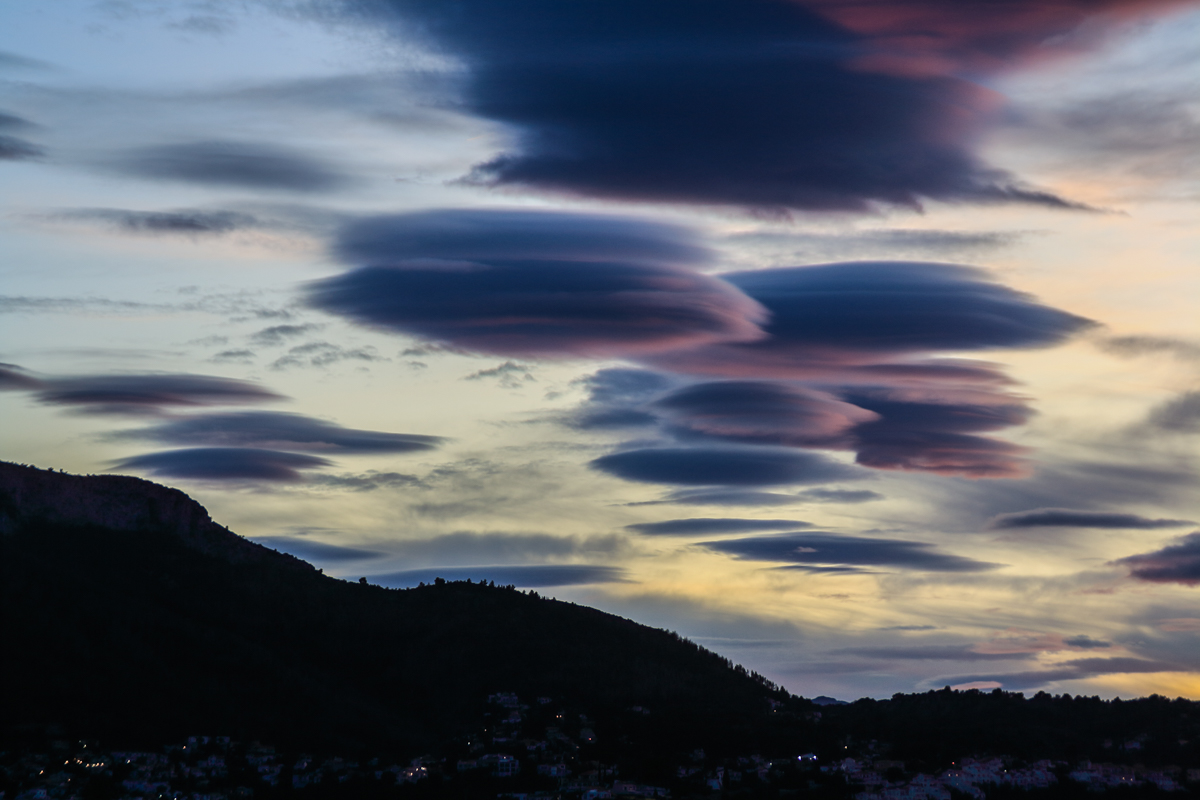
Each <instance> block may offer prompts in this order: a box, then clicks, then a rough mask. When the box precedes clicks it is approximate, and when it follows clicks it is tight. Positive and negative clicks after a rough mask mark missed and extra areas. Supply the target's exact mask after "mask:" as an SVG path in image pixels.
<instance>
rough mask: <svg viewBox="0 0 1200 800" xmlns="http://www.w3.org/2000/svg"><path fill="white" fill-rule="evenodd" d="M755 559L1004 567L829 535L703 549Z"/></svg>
mask: <svg viewBox="0 0 1200 800" xmlns="http://www.w3.org/2000/svg"><path fill="white" fill-rule="evenodd" d="M698 546H699V547H704V548H707V549H709V550H714V551H716V552H719V553H727V554H729V555H732V556H734V557H736V558H739V559H746V560H751V561H776V562H783V563H788V564H797V565H803V566H804V567H806V568H834V569H847V568H849V569H854V568H857V567H896V568H900V569H910V570H917V571H922V572H984V571H987V570H991V569H996V568H997V567H999V566H1000V565H999V564H991V563H988V562H985V561H976V560H975V559H973V558H965V557H963V556H955V555H949V554H946V553H942V552H939V551H938V550H937V549H936V548H935V547H934V545H931V544H927V543H925V542H911V541H900V540H895V539H868V538H864V537H853V536H835V535H833V534H826V533H799V534H797V533H784V534H777V535H774V536H752V537H747V538H744V539H722V540H719V541H714V542H703V543H701V544H699V545H698Z"/></svg>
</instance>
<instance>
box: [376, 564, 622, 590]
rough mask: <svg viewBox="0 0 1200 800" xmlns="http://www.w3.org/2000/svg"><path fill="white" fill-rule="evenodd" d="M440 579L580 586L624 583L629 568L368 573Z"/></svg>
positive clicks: (409, 580) (410, 580)
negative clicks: (626, 570)
mask: <svg viewBox="0 0 1200 800" xmlns="http://www.w3.org/2000/svg"><path fill="white" fill-rule="evenodd" d="M437 578H443V579H445V580H450V581H463V580H474V581H492V582H493V583H498V584H500V585H502V586H507V585H510V584H511V585H513V586H522V587H532V588H540V587H542V586H579V585H583V584H589V583H623V582H625V581H626V578H625V570H623V569H621V568H620V567H608V566H601V565H595V564H530V565H507V566H494V567H486V566H485V567H433V568H426V569H412V570H405V571H403V572H389V573H387V574H385V575H373V576H368V578H367V579H368V580H369V581H370V582H371V583H377V584H380V585H382V586H395V587H405V586H416V585H417V584H418V583H433V581H434V580H435V579H437Z"/></svg>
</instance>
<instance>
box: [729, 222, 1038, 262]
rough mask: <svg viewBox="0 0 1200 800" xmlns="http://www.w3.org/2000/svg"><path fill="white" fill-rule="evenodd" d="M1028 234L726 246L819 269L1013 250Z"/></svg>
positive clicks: (761, 238)
mask: <svg viewBox="0 0 1200 800" xmlns="http://www.w3.org/2000/svg"><path fill="white" fill-rule="evenodd" d="M1024 235H1025V234H1024V233H1022V232H1014V231H953V230H930V229H925V230H919V229H909V228H894V229H876V230H856V231H849V232H839V233H816V232H808V231H800V232H786V233H781V232H775V231H756V232H753V233H739V234H734V235H733V236H730V237H728V238H727V239H725V240H724V241H726V242H728V243H729V244H731V245H733V246H734V247H735V248H736V250H735V252H737V253H738V254H739V255H744V254H745V252H746V250H747V249H749V250H750V251H751V252H753V253H755V254H758V255H759V257H760V258H761V257H769V258H771V260H772V261H774V262H775V263H780V262H781V261H782V262H783V263H791V264H795V263H816V262H820V261H826V260H830V259H845V258H881V257H882V258H891V259H895V258H928V257H930V256H935V257H939V258H946V257H957V256H968V255H978V254H979V253H981V252H988V251H992V250H998V249H1001V248H1005V247H1011V246H1013V245H1014V244H1016V243H1017V242H1018V241H1020V239H1021V238H1022V237H1023V236H1024Z"/></svg>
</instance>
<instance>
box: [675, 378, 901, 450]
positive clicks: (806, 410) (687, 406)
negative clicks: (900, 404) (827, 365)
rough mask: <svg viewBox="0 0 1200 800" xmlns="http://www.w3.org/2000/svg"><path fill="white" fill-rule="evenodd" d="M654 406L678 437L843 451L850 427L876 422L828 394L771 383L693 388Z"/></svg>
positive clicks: (867, 413)
mask: <svg viewBox="0 0 1200 800" xmlns="http://www.w3.org/2000/svg"><path fill="white" fill-rule="evenodd" d="M653 407H654V408H656V409H658V410H660V411H661V412H663V415H664V416H665V417H666V424H667V426H668V429H669V430H671V432H672V433H674V434H675V435H676V436H677V437H682V438H687V437H688V436H698V437H704V438H716V439H726V440H729V441H734V442H742V443H745V444H767V445H787V446H792V447H837V446H842V447H845V446H846V444H847V438H846V433H847V432H848V430H849V429H851V428H854V427H855V426H856V425H860V424H862V423H865V422H869V421H871V420H875V419H877V418H878V415H877V414H875V413H874V412H872V411H867V410H865V409H863V408H860V407H858V406H856V405H852V404H851V403H846V402H842V401H841V400H839V399H837V398H836V397H833V396H831V395H829V394H828V393H825V392H818V391H814V390H811V389H805V388H802V387H799V386H794V385H788V384H784V383H778V382H770V381H720V382H716V383H699V384H693V385H691V386H687V387H684V388H682V389H678V390H676V391H674V392H671V393H670V394H668V395H665V396H664V397H661V398H659V399H657V400H655V401H654V402H653Z"/></svg>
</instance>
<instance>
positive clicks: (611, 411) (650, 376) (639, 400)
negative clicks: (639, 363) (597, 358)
mask: <svg viewBox="0 0 1200 800" xmlns="http://www.w3.org/2000/svg"><path fill="white" fill-rule="evenodd" d="M574 383H575V384H576V385H580V386H584V387H586V388H587V391H588V398H587V400H586V401H585V402H584V403H583V404H581V405H580V406H579V408H577V409H576V410H574V411H572V412H571V413H569V414H567V415H566V416H565V417H564V418H563V422H564V423H565V424H567V425H569V426H570V427H572V428H577V429H579V430H613V429H621V428H639V427H645V426H649V425H657V424H658V421H659V420H658V415H656V414H655V413H653V411H651V410H647V409H645V408H642V406H644V405H645V404H646V403H647V402H648V401H650V400H651V399H653V398H654V397H655V396H656V395H659V394H661V393H662V392H664V391H665V390H667V389H669V388H671V387H672V386H675V385H676V384H677V383H678V381H677V380H676V379H675V378H674V377H673V376H671V375H667V374H664V373H661V372H654V371H652V370H647V369H628V368H625V367H609V368H606V369H601V370H597V371H596V372H595V373H593V374H591V375H588V376H585V377H583V378H580V379H579V380H577V381H575V382H574Z"/></svg>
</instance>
